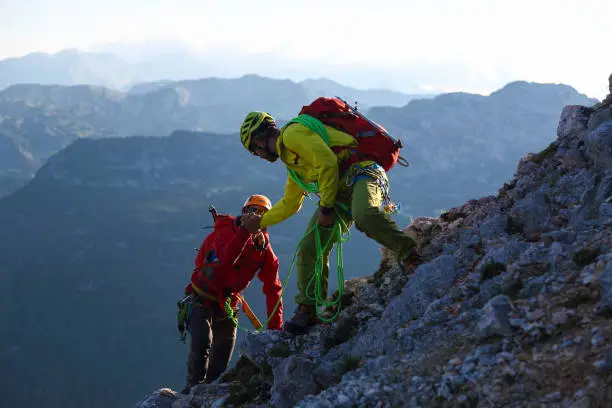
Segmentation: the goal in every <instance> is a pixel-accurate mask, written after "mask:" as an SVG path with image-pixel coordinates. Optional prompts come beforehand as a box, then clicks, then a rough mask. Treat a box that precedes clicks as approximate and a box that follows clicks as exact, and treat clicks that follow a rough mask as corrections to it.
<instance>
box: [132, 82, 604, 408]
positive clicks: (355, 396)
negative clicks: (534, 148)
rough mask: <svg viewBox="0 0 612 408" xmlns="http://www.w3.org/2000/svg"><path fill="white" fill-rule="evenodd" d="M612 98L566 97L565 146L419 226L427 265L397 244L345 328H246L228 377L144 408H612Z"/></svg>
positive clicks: (352, 288)
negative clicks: (398, 257) (399, 251)
mask: <svg viewBox="0 0 612 408" xmlns="http://www.w3.org/2000/svg"><path fill="white" fill-rule="evenodd" d="M611 82H612V77H611ZM611 87H612V83H611ZM611 94H612V88H611ZM611 101H612V95H611V96H609V97H608V98H607V99H605V100H604V101H603V102H601V103H599V104H597V105H595V106H592V107H585V106H577V105H571V106H566V107H565V108H564V109H563V112H562V113H561V118H560V121H559V124H558V128H557V136H558V137H557V139H556V141H554V142H553V143H552V144H551V145H550V146H549V147H548V148H546V149H544V150H543V151H541V152H540V153H538V154H529V155H527V156H525V157H523V158H522V159H521V160H520V162H519V163H518V166H517V170H516V172H515V176H514V178H513V180H511V181H510V182H508V183H506V184H505V185H504V186H503V187H502V188H501V189H500V190H499V191H498V194H497V195H495V196H488V197H483V198H481V199H478V200H471V201H469V202H467V203H466V204H464V205H463V206H460V207H456V208H453V209H451V210H449V211H448V212H446V213H444V214H442V215H441V216H440V217H439V218H427V217H422V218H417V219H415V220H414V222H413V223H412V224H411V225H410V226H409V227H408V229H412V230H413V231H415V232H416V233H417V234H418V235H419V236H420V238H421V243H422V247H421V254H422V257H423V262H422V263H421V264H420V265H418V266H416V267H415V268H413V269H412V270H410V271H409V273H407V274H404V273H402V271H401V270H400V269H399V268H398V267H397V266H396V265H395V264H394V263H393V262H392V261H391V260H392V259H393V256H392V254H391V253H389V251H386V250H383V251H382V252H383V257H382V262H381V265H380V268H379V270H378V271H377V272H376V273H375V274H374V275H373V276H371V277H363V278H358V279H353V280H349V281H347V282H346V283H345V288H346V289H345V294H344V296H343V299H342V300H343V310H342V313H341V316H340V318H339V319H338V320H337V321H336V322H334V323H332V324H324V325H319V326H316V327H315V328H313V329H312V330H311V332H310V333H308V334H307V335H304V336H300V337H296V338H292V337H290V336H288V335H287V334H284V333H277V332H263V333H259V334H251V335H248V336H245V340H244V341H243V342H242V344H240V345H238V347H237V352H240V353H241V358H240V360H239V362H238V363H237V364H236V366H235V367H234V368H233V369H232V370H231V371H229V372H227V373H226V374H225V375H224V376H222V378H221V379H220V380H219V381H218V383H217V384H207V385H204V384H202V385H198V386H196V387H194V388H192V390H191V393H190V394H189V395H181V394H177V393H175V392H173V391H171V390H167V389H162V390H159V391H156V392H154V393H152V394H150V395H148V396H147V397H145V398H144V399H143V400H142V401H140V402H139V403H138V404H137V405H136V406H137V407H139V408H153V407H159V408H161V407H172V408H182V407H221V406H235V407H238V406H244V407H264V406H270V405H272V406H274V407H277V408H281V407H292V406H294V407H303V408H306V407H357V406H358V407H406V406H409V407H492V406H504V407H532V406H534V407H535V406H537V407H553V406H554V407H603V406H606V402H607V401H611V400H612V386H611V385H610V384H612V346H611V342H610V339H611V338H612V321H611V320H610V316H612V251H611V248H612V234H611V232H610V225H611V224H612V106H611V104H610V102H611ZM326 312H328V313H331V312H332V311H331V310H328V311H326Z"/></svg>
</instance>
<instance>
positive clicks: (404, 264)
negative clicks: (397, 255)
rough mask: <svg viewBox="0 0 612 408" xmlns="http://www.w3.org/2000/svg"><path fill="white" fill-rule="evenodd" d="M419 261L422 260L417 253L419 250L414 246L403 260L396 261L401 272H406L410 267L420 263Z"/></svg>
mask: <svg viewBox="0 0 612 408" xmlns="http://www.w3.org/2000/svg"><path fill="white" fill-rule="evenodd" d="M421 262H422V258H421V255H419V251H418V250H417V249H416V248H414V249H413V250H412V251H411V252H410V254H408V256H407V257H406V258H405V259H404V260H402V261H400V262H398V265H399V267H400V269H401V270H402V272H403V273H406V272H408V271H409V270H410V269H411V268H413V267H416V266H417V265H419V264H421Z"/></svg>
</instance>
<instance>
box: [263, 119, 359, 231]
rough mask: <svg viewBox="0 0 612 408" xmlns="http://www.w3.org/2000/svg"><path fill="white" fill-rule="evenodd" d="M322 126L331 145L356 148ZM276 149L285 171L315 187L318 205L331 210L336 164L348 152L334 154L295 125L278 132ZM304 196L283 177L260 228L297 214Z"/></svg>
mask: <svg viewBox="0 0 612 408" xmlns="http://www.w3.org/2000/svg"><path fill="white" fill-rule="evenodd" d="M324 126H325V129H326V130H327V134H328V136H329V142H330V145H331V146H357V144H358V142H357V140H355V138H353V137H352V136H351V135H349V134H348V133H344V132H341V131H339V130H336V129H334V128H332V127H330V126H327V125H324ZM276 147H277V149H278V152H279V157H280V159H281V161H282V162H283V163H285V166H287V168H289V169H291V170H293V171H295V172H296V173H297V174H298V175H299V176H301V177H302V178H303V180H304V181H306V182H308V183H313V182H315V181H316V182H317V183H318V184H319V191H320V195H321V202H320V204H321V206H323V207H333V206H334V205H335V204H336V193H337V192H338V185H339V174H338V171H339V165H340V163H341V162H342V160H345V159H346V158H347V157H348V156H349V152H348V151H341V152H340V153H338V154H337V155H336V153H334V152H333V151H332V150H331V149H330V147H329V146H328V145H327V143H326V142H325V141H324V140H323V139H322V138H321V136H320V135H319V134H317V133H315V132H313V131H312V130H310V129H309V128H307V127H306V126H304V125H302V124H299V123H292V124H290V125H289V126H287V127H286V128H284V129H282V130H281V134H280V136H279V137H278V140H277V141H276ZM305 197H306V193H305V192H304V191H303V190H302V189H301V188H300V187H299V186H298V185H297V184H296V183H295V182H294V181H293V179H292V178H291V177H290V176H289V175H287V182H286V184H285V193H284V195H283V198H281V199H280V201H278V202H277V203H276V204H274V206H273V207H272V208H271V209H270V210H269V211H268V212H266V213H265V214H264V215H263V217H262V219H261V223H260V226H261V228H266V227H269V226H270V225H274V224H278V223H280V222H282V221H284V220H286V219H287V218H289V217H291V216H292V215H293V214H295V213H297V212H298V211H299V210H300V208H301V207H302V202H303V201H304V198H305Z"/></svg>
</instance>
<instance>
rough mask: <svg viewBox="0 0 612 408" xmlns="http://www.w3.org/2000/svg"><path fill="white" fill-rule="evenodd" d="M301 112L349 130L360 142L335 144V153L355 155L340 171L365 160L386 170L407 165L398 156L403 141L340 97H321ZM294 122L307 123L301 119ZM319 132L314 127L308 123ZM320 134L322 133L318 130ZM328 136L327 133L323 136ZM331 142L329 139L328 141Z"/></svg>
mask: <svg viewBox="0 0 612 408" xmlns="http://www.w3.org/2000/svg"><path fill="white" fill-rule="evenodd" d="M299 115H309V116H312V117H314V118H316V119H318V120H319V121H321V122H322V123H323V124H325V125H328V126H331V127H333V128H335V129H338V130H340V131H342V132H345V133H348V134H349V135H351V136H353V137H354V138H355V139H357V141H358V142H359V145H358V146H357V147H350V146H334V147H332V148H331V149H332V150H333V151H334V152H339V151H341V150H345V149H350V150H352V152H353V154H351V156H350V158H349V159H348V160H346V161H345V162H343V165H342V168H341V171H343V170H344V169H346V168H348V166H350V165H351V164H353V163H355V162H358V161H362V160H374V161H376V162H377V163H378V164H380V165H381V166H382V167H383V168H384V169H385V171H386V172H388V171H389V170H391V169H392V168H393V166H395V163H398V162H399V163H400V165H401V166H404V167H406V166H408V162H407V161H406V159H404V158H403V157H401V156H400V155H399V152H400V149H401V148H402V147H403V145H402V142H401V140H398V139H395V138H394V137H393V136H391V135H390V134H389V132H387V130H386V129H385V128H383V127H382V126H380V125H379V124H378V123H376V122H373V121H371V120H370V119H368V118H366V117H365V116H364V115H363V114H362V113H361V112H359V111H358V110H357V108H353V107H352V106H351V105H349V104H348V103H347V102H345V101H344V100H342V99H341V98H340V97H335V98H328V97H319V98H317V99H316V100H314V101H313V102H312V103H311V104H309V105H306V106H303V107H302V109H301V110H300V112H299ZM292 121H295V122H298V123H302V124H304V125H306V126H308V124H307V123H304V122H302V121H300V120H299V116H298V118H295V119H293V120H292ZM309 127H310V128H311V129H312V130H314V131H316V129H314V128H313V127H311V126H309ZM317 133H319V134H320V135H321V132H317ZM321 136H322V137H323V138H325V136H324V135H321ZM326 142H328V144H329V140H326Z"/></svg>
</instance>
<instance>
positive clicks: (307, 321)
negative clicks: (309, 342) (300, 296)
mask: <svg viewBox="0 0 612 408" xmlns="http://www.w3.org/2000/svg"><path fill="white" fill-rule="evenodd" d="M318 323H321V320H319V318H318V317H317V309H316V306H315V305H298V307H297V309H296V311H295V314H294V315H293V317H292V318H291V320H289V321H287V322H286V323H285V330H286V331H287V333H289V334H292V335H301V334H305V333H306V332H307V331H308V328H309V327H311V326H314V325H315V324H318Z"/></svg>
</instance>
